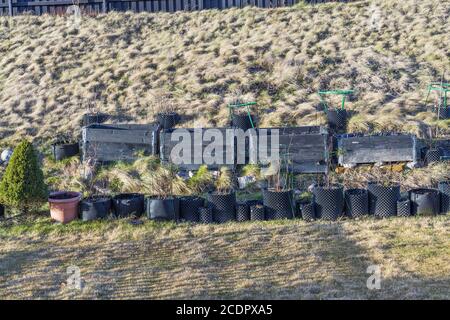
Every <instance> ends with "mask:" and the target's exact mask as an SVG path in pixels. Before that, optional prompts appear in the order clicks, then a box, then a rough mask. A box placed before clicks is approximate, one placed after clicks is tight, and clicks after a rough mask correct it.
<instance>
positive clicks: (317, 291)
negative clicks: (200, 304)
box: [0, 216, 450, 299]
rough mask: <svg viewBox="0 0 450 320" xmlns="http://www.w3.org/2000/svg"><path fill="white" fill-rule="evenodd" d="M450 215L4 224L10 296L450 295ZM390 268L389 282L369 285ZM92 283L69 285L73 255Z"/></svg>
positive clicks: (0, 249)
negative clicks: (375, 272) (374, 269)
mask: <svg viewBox="0 0 450 320" xmlns="http://www.w3.org/2000/svg"><path fill="white" fill-rule="evenodd" d="M449 231H450V220H449V217H448V216H441V217H435V218H408V219H404V218H393V219H389V220H382V221H380V220H372V219H365V220H357V221H355V220H353V221H348V220H347V221H345V220H343V221H339V222H336V223H326V222H315V223H309V224H308V223H304V222H302V221H299V220H296V221H289V222H282V221H276V222H262V223H241V224H238V223H230V224H226V225H187V224H181V225H174V224H171V223H170V224H157V223H154V222H148V221H146V222H145V223H144V224H143V225H137V226H132V225H130V224H128V223H127V222H126V221H125V220H116V221H106V222H92V223H81V222H75V223H71V224H69V225H65V226H63V225H55V224H52V223H51V222H50V221H49V219H42V218H40V219H39V220H38V221H35V222H34V223H33V224H29V225H28V226H26V224H23V223H22V224H20V225H19V226H16V227H14V226H9V227H4V228H0V239H1V242H2V246H0V298H1V299H12V298H20V299H29V298H34V299H47V298H49V299H79V298H89V299H90V298H93V299H112V298H114V299H131V298H153V299H163V298H168V299H175V298H178V299H200V298H206V299H214V298H217V299H224V298H231V299H245V298H260V299H268V298H272V299H279V298H283V299H347V298H349V299H361V298H369V299H390V298H392V299H448V298H449V297H450V296H449V292H450V281H449V280H450V279H449V274H450V268H449V264H448V261H449V259H450V238H449V237H448V234H449ZM373 264H377V265H379V266H380V267H381V272H382V280H381V289H380V290H368V289H367V287H366V281H367V277H368V276H369V275H368V274H366V269H367V267H368V266H369V265H373ZM71 265H76V266H78V267H79V268H80V270H81V277H82V281H83V282H82V283H83V289H82V290H81V291H77V290H72V289H69V288H68V287H67V286H66V281H67V273H66V269H67V267H68V266H71Z"/></svg>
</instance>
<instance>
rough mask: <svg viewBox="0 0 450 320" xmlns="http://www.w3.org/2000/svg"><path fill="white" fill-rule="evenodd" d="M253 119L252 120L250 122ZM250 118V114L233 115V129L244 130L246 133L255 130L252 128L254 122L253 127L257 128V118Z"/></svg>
mask: <svg viewBox="0 0 450 320" xmlns="http://www.w3.org/2000/svg"><path fill="white" fill-rule="evenodd" d="M250 118H251V120H250ZM250 118H249V116H248V113H246V112H245V113H233V114H232V115H231V126H232V127H233V128H239V129H242V130H244V131H246V130H248V129H251V128H253V127H252V122H253V126H255V127H256V124H255V117H253V116H252V115H250Z"/></svg>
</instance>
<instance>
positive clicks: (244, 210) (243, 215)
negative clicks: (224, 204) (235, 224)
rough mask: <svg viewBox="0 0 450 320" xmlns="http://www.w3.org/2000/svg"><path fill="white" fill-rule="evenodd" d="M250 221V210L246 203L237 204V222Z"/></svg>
mask: <svg viewBox="0 0 450 320" xmlns="http://www.w3.org/2000/svg"><path fill="white" fill-rule="evenodd" d="M248 220H250V208H249V207H248V205H247V204H246V203H242V202H240V203H237V204H236V221H239V222H243V221H248Z"/></svg>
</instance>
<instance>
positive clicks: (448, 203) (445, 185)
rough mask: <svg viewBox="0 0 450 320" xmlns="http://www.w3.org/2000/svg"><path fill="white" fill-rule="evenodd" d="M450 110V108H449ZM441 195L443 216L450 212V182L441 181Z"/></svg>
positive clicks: (439, 186) (439, 185)
mask: <svg viewBox="0 0 450 320" xmlns="http://www.w3.org/2000/svg"><path fill="white" fill-rule="evenodd" d="M449 109H450V108H449ZM438 188H439V191H440V193H441V210H440V212H441V214H447V213H449V212H450V181H441V182H439V184H438Z"/></svg>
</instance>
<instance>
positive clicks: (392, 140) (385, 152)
mask: <svg viewBox="0 0 450 320" xmlns="http://www.w3.org/2000/svg"><path fill="white" fill-rule="evenodd" d="M416 146H417V144H416V139H415V136H412V135H390V136H360V137H357V136H356V137H353V136H347V135H343V136H340V137H338V149H339V164H340V165H351V164H363V163H379V162H411V161H416V159H417V148H416Z"/></svg>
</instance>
